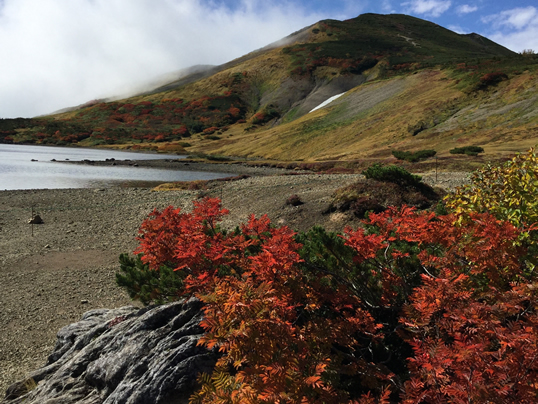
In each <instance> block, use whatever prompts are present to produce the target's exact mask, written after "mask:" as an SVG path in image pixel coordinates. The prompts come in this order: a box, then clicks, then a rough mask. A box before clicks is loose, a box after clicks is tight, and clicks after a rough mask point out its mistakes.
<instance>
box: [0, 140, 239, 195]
mask: <svg viewBox="0 0 538 404" xmlns="http://www.w3.org/2000/svg"><path fill="white" fill-rule="evenodd" d="M169 158H172V159H178V158H181V156H176V155H162V154H149V153H133V152H122V151H117V150H101V149H99V150H96V149H78V148H63V147H45V146H21V145H2V144H0V190H8V189H9V190H11V189H45V188H49V189H55V188H102V187H112V186H154V185H157V184H159V183H162V182H172V181H192V180H204V179H213V178H223V177H226V176H228V175H229V174H222V173H208V172H194V171H175V170H162V169H154V168H142V167H128V166H92V165H76V164H62V163H61V161H65V160H70V161H80V160H85V159H87V160H106V159H115V160H151V159H169ZM52 160H56V161H52Z"/></svg>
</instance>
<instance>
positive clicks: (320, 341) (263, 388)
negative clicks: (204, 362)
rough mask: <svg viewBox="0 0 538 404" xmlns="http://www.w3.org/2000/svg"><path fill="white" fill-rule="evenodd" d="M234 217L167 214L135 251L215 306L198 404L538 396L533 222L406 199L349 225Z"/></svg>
mask: <svg viewBox="0 0 538 404" xmlns="http://www.w3.org/2000/svg"><path fill="white" fill-rule="evenodd" d="M227 213H228V212H227V210H225V209H223V208H222V207H221V205H220V201H219V200H218V199H208V198H206V199H203V200H200V201H195V202H194V209H193V210H192V212H190V213H184V212H181V211H180V210H179V209H174V208H172V207H169V208H166V209H164V210H163V211H154V212H153V213H152V215H151V216H150V217H149V218H148V219H146V220H145V221H144V223H143V224H142V226H141V229H140V236H139V240H140V246H139V247H138V249H137V250H136V252H137V253H139V254H140V255H141V259H142V263H143V264H144V265H145V268H146V270H147V271H150V272H153V273H158V272H159V271H160V270H162V269H168V270H170V271H172V270H173V273H174V275H175V276H176V288H175V293H176V298H178V299H179V298H191V297H196V298H198V299H200V300H202V301H203V302H204V303H205V309H204V312H205V317H204V320H203V321H202V323H201V326H202V327H203V329H204V330H205V335H204V336H203V338H202V339H201V340H200V342H199V343H200V344H203V345H205V346H206V347H207V348H208V349H215V350H218V352H220V353H221V356H220V358H219V360H218V362H217V365H216V367H215V370H214V372H213V374H211V375H208V374H204V375H200V378H199V381H200V389H199V390H198V392H197V393H195V394H194V395H193V396H192V397H191V402H192V403H346V402H347V403H389V402H402V403H464V402H465V403H469V402H472V403H486V402H492V403H513V402H518V403H534V402H537V400H538V398H537V394H538V373H537V371H538V316H537V309H538V307H537V306H538V303H537V302H538V300H537V293H538V289H537V285H536V273H535V272H534V271H532V270H530V269H529V267H528V266H526V264H525V262H526V261H525V260H523V259H522V257H524V256H525V254H526V252H527V248H526V245H525V243H522V242H521V238H520V234H521V232H522V231H523V230H522V229H520V228H518V227H515V226H514V225H513V224H511V223H509V222H506V221H500V220H498V219H496V218H495V217H493V216H491V215H489V214H487V213H472V212H470V213H468V220H465V221H460V222H459V223H456V222H457V218H456V217H455V216H453V215H447V216H436V215H435V214H434V213H430V212H418V211H416V210H415V209H413V208H409V207H403V208H401V209H396V208H391V209H389V210H387V211H385V212H383V213H380V214H371V215H370V216H369V218H368V219H367V220H365V221H364V226H363V227H362V228H359V229H356V230H354V229H351V228H348V229H346V231H345V233H344V234H343V235H337V234H334V233H327V232H325V231H324V230H323V229H322V228H319V227H318V228H314V229H312V230H311V231H309V232H307V233H303V234H296V233H295V232H294V231H292V230H291V229H289V228H288V227H285V226H284V227H274V226H272V225H271V223H270V220H269V219H268V217H267V216H262V217H261V218H255V217H254V216H252V217H251V218H250V219H249V221H248V222H247V223H246V224H243V225H241V226H240V227H238V228H236V229H235V230H234V231H231V232H226V231H224V230H222V229H221V228H220V227H219V222H220V221H221V220H222V218H223V217H224V216H225V215H226V214H227ZM455 223H456V224H455ZM525 231H534V228H527V229H526V230H525ZM516 240H520V241H519V242H515V241H516ZM153 292H154V293H156V294H158V293H159V291H158V290H157V289H156V290H155V291H153Z"/></svg>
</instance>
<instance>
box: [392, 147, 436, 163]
mask: <svg viewBox="0 0 538 404" xmlns="http://www.w3.org/2000/svg"><path fill="white" fill-rule="evenodd" d="M436 154H437V152H436V151H435V150H418V151H416V152H409V151H401V150H393V151H392V155H393V156H394V157H396V158H397V159H398V160H405V161H409V162H411V163H416V162H417V161H420V160H425V159H427V158H430V157H433V156H435V155H436Z"/></svg>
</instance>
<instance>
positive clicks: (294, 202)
mask: <svg viewBox="0 0 538 404" xmlns="http://www.w3.org/2000/svg"><path fill="white" fill-rule="evenodd" d="M302 204H303V201H301V198H299V196H298V195H292V196H290V197H289V198H288V199H286V205H291V206H299V205H302Z"/></svg>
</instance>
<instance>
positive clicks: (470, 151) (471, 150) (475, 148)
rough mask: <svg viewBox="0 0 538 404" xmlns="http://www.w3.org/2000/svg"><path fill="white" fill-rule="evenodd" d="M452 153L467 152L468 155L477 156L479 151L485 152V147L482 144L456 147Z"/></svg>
mask: <svg viewBox="0 0 538 404" xmlns="http://www.w3.org/2000/svg"><path fill="white" fill-rule="evenodd" d="M450 153H451V154H466V155H468V156H477V155H478V153H484V149H483V148H482V147H480V146H464V147H456V148H454V149H452V150H450Z"/></svg>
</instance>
